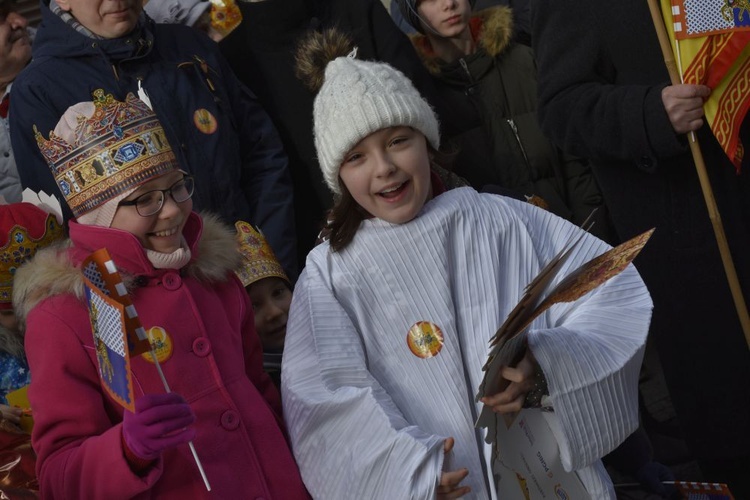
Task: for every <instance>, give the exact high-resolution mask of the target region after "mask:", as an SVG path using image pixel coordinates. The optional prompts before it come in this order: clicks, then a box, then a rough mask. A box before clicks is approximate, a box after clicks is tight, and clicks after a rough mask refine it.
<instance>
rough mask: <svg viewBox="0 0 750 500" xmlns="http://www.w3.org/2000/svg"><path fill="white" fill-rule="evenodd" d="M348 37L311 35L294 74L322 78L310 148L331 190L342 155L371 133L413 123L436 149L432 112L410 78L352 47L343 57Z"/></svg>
mask: <svg viewBox="0 0 750 500" xmlns="http://www.w3.org/2000/svg"><path fill="white" fill-rule="evenodd" d="M347 41H348V39H347V38H346V37H344V36H342V35H341V34H340V33H338V32H336V31H334V30H328V31H326V32H324V33H314V34H312V35H311V37H310V38H308V39H307V40H305V42H303V45H301V47H300V49H299V50H298V52H297V74H298V76H299V77H301V78H304V79H306V80H308V81H309V82H321V81H322V86H321V87H320V90H319V91H318V95H317V96H316V98H315V103H314V106H313V127H314V133H315V148H316V150H317V153H318V162H319V163H320V169H321V171H322V172H323V177H324V179H325V181H326V184H328V187H329V188H330V189H331V191H333V192H334V193H336V194H341V188H340V187H339V167H340V166H341V163H342V162H343V160H344V155H346V153H347V152H348V151H349V150H350V149H351V148H352V147H354V146H355V145H356V144H357V143H358V142H359V141H361V140H362V139H364V138H365V137H367V136H368V135H370V134H371V133H373V132H377V131H378V130H380V129H384V128H388V127H400V126H406V127H412V128H414V129H416V130H418V131H420V132H421V133H422V134H424V136H425V137H426V138H427V141H428V142H429V143H430V144H431V145H432V146H433V147H434V148H435V149H438V148H439V147H440V133H439V129H438V120H437V116H436V115H435V112H434V111H433V110H432V108H431V107H430V105H429V104H428V103H427V101H426V100H424V99H423V98H422V96H421V95H420V94H419V92H418V91H417V89H415V88H414V85H412V83H411V81H410V80H409V79H408V78H407V77H406V76H405V75H404V74H403V73H401V72H400V71H398V70H397V69H395V68H393V67H392V66H389V65H388V64H385V63H380V62H372V61H360V60H358V59H356V49H355V50H353V51H351V50H350V51H349V52H348V55H345V54H347V49H349V48H350V43H349V46H348V45H347V43H346V42H347ZM344 55H345V56H344ZM341 56H343V57H341ZM328 61H330V62H328ZM326 63H327V64H326ZM322 67H324V68H325V70H324V73H323V75H324V76H323V77H322V78H321V77H320V74H321V73H322V72H321V71H320V70H321V68H322ZM313 85H314V84H313Z"/></svg>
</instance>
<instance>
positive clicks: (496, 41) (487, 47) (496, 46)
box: [409, 6, 513, 75]
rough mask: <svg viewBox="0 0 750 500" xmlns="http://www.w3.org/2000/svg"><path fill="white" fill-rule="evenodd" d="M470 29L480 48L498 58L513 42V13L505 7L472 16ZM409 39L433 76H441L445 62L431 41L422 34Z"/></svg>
mask: <svg viewBox="0 0 750 500" xmlns="http://www.w3.org/2000/svg"><path fill="white" fill-rule="evenodd" d="M469 27H470V29H471V34H472V36H473V37H474V40H475V42H476V43H477V46H478V48H482V49H484V51H485V52H487V54H488V55H489V56H491V57H497V56H499V55H500V54H502V53H503V52H504V51H505V50H507V48H508V47H509V46H510V45H511V43H512V41H513V11H512V9H511V8H510V7H505V6H498V7H490V8H488V9H484V10H481V11H479V12H476V13H475V14H474V16H472V18H471V20H470V22H469ZM409 38H410V39H411V42H412V44H413V45H414V48H415V49H416V51H417V54H419V57H420V58H421V59H422V62H423V63H424V65H425V67H426V68H427V70H428V71H429V72H430V73H431V74H433V75H437V74H439V73H440V67H441V66H442V65H443V64H445V62H444V61H443V60H442V59H440V58H439V57H438V55H437V54H436V53H435V51H434V49H433V48H432V44H431V43H430V39H429V38H427V36H426V35H422V34H420V33H418V34H415V35H411V36H410V37H409Z"/></svg>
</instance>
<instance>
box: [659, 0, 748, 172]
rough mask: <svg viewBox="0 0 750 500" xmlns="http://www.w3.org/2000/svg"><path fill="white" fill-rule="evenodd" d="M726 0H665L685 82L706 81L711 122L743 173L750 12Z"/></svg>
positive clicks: (663, 5) (663, 6) (707, 112)
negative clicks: (695, 0)
mask: <svg viewBox="0 0 750 500" xmlns="http://www.w3.org/2000/svg"><path fill="white" fill-rule="evenodd" d="M727 5H728V4H727V2H726V1H725V0H713V3H711V2H708V3H707V4H706V5H702V6H696V4H695V3H688V2H686V1H685V0H661V10H662V15H663V16H664V20H665V24H666V27H667V32H668V33H669V38H670V41H671V42H672V50H673V52H674V53H675V59H676V61H677V64H678V67H679V68H681V72H682V74H681V77H682V81H683V83H687V84H694V85H697V84H700V85H707V86H708V87H710V88H711V96H710V97H709V98H708V100H706V103H705V104H704V106H703V110H704V113H705V117H706V121H707V123H708V124H709V126H710V127H711V131H712V132H713V134H714V135H715V136H716V139H717V140H718V141H719V144H721V147H722V149H724V151H725V152H726V154H727V156H728V157H729V159H730V160H731V161H732V163H733V164H734V166H735V168H737V170H738V171H739V168H740V165H741V163H742V158H743V156H744V150H743V147H742V143H741V142H740V140H739V136H740V126H741V125H742V121H743V120H744V119H745V116H746V115H747V112H748V109H750V31H748V29H750V13H747V12H745V13H744V14H743V12H741V10H742V7H741V6H738V5H735V6H733V7H732V8H731V9H730V10H731V11H732V12H731V14H732V15H731V16H729V14H728V12H729V11H727Z"/></svg>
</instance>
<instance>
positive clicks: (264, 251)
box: [234, 220, 289, 286]
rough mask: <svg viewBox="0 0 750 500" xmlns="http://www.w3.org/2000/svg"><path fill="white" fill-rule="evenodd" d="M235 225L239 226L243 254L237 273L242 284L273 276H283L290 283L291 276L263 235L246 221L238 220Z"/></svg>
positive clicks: (238, 234) (245, 284)
mask: <svg viewBox="0 0 750 500" xmlns="http://www.w3.org/2000/svg"><path fill="white" fill-rule="evenodd" d="M234 226H235V227H236V228H237V241H238V242H239V243H240V253H241V254H242V266H241V268H240V269H239V270H237V273H236V274H237V277H238V278H239V279H240V281H242V285H243V286H248V285H251V284H253V283H255V282H256V281H258V280H262V279H263V278H271V277H276V278H281V279H283V280H284V281H286V282H287V283H289V278H287V276H286V274H285V273H284V269H283V268H282V267H281V264H279V261H278V260H277V259H276V255H274V253H273V250H272V249H271V246H270V245H269V244H268V242H267V241H266V239H265V238H264V237H263V235H262V234H261V233H260V232H258V231H256V230H255V229H254V228H253V226H251V225H250V224H248V223H247V222H245V221H241V220H240V221H237V222H236V223H235V224H234Z"/></svg>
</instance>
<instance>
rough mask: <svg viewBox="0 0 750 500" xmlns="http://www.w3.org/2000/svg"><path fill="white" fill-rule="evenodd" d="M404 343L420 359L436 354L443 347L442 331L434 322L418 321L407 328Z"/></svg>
mask: <svg viewBox="0 0 750 500" xmlns="http://www.w3.org/2000/svg"><path fill="white" fill-rule="evenodd" d="M406 343H407V344H408V345H409V349H410V350H411V352H412V353H413V354H414V355H415V356H417V357H419V358H422V359H426V358H431V357H433V356H437V354H438V353H439V352H440V349H442V348H443V332H442V331H440V327H438V326H437V325H436V324H435V323H430V322H429V321H419V322H417V323H414V326H412V327H411V328H409V333H407V334H406Z"/></svg>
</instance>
